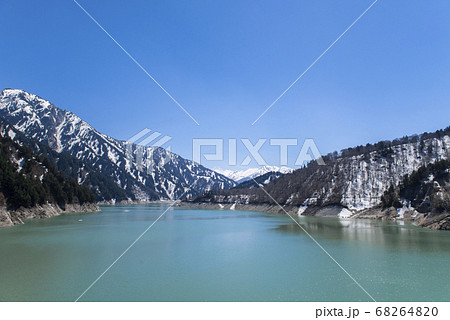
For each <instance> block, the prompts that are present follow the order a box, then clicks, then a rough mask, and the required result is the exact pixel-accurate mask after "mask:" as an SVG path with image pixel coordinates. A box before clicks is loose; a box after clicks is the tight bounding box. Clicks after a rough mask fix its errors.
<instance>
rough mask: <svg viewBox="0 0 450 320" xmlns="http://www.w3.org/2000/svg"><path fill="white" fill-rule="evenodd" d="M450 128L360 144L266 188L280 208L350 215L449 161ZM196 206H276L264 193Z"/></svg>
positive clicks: (221, 194) (229, 194)
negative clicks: (418, 173) (337, 210)
mask: <svg viewBox="0 0 450 320" xmlns="http://www.w3.org/2000/svg"><path fill="white" fill-rule="evenodd" d="M449 134H450V127H448V128H447V129H445V130H438V131H436V132H435V133H425V134H422V135H420V136H412V137H404V138H402V139H396V140H394V141H392V142H390V141H382V142H379V143H377V144H375V145H370V144H368V145H366V146H364V147H363V146H359V147H356V148H349V149H346V150H343V151H342V152H341V154H338V153H337V152H335V153H333V154H329V155H327V156H324V157H323V158H324V160H325V163H326V164H325V165H323V166H320V165H318V164H317V163H316V162H312V163H309V164H308V166H307V167H306V168H302V169H298V170H296V171H294V172H293V173H292V174H289V175H283V176H281V177H280V178H278V179H275V180H274V181H272V182H271V183H269V184H268V185H266V186H265V189H266V190H267V192H268V193H269V194H270V195H271V196H272V197H273V198H274V199H275V200H276V201H277V202H278V203H280V204H281V205H286V206H290V207H297V208H300V209H299V210H300V212H303V213H304V214H315V213H316V212H317V210H318V208H324V207H326V206H337V207H339V208H346V209H347V210H350V211H351V213H356V212H359V211H361V210H365V209H368V208H371V207H373V206H376V205H379V204H380V203H381V197H382V196H383V194H384V192H385V191H386V190H387V188H389V186H390V185H391V184H394V185H397V184H399V183H400V181H401V180H402V179H403V177H404V175H405V174H411V173H412V172H413V171H414V170H417V169H418V168H419V167H421V166H423V165H426V164H429V163H433V162H435V161H437V160H442V159H448V158H449V157H450V137H449ZM195 201H197V202H213V203H217V202H219V203H243V204H273V201H272V199H271V198H270V197H268V196H267V195H266V194H265V193H264V192H263V191H262V190H261V189H256V188H253V189H232V190H223V191H211V192H208V193H206V194H205V195H203V196H200V197H198V198H196V199H195Z"/></svg>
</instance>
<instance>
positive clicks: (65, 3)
mask: <svg viewBox="0 0 450 320" xmlns="http://www.w3.org/2000/svg"><path fill="white" fill-rule="evenodd" d="M371 2H372V1H370V0H368V1H366V0H342V1H336V0H317V1H312V0H311V1H300V0H297V1H242V0H241V1H229V0H226V1H110V0H108V1H106V0H103V1H100V0H96V1H92V0H91V1H88V0H79V3H80V4H81V5H82V6H84V7H85V8H86V10H87V11H89V12H90V13H91V14H92V16H94V17H95V18H96V19H97V20H98V21H99V22H100V23H101V24H102V25H103V26H104V27H105V29H106V30H108V31H109V32H110V33H111V34H112V35H113V36H114V37H115V38H116V39H117V41H119V42H120V43H121V44H122V45H123V46H124V47H125V48H126V49H127V50H128V51H129V52H130V53H131V54H132V55H133V56H134V57H135V58H136V59H137V60H138V61H139V62H140V63H141V64H142V65H143V66H144V67H145V68H146V69H147V70H148V71H149V72H150V73H151V74H152V75H153V76H154V77H155V78H156V79H157V80H158V81H159V82H160V83H161V84H162V85H163V86H164V87H165V88H166V89H167V90H168V91H169V92H170V93H171V94H172V95H173V96H174V97H175V98H176V99H177V100H178V101H179V102H180V103H181V104H182V105H183V106H184V107H185V108H186V109H187V110H189V112H190V113H191V114H192V115H193V116H194V117H195V118H196V119H197V120H198V122H199V123H200V126H197V125H195V123H194V122H193V121H192V120H191V119H189V118H188V117H187V116H186V115H185V114H184V113H183V112H182V111H181V110H179V108H178V106H176V105H175V104H174V103H173V102H172V101H171V100H170V99H169V98H168V97H167V96H166V95H165V94H164V93H163V92H162V91H161V89H159V88H158V87H157V86H156V85H155V84H154V83H153V82H152V81H151V80H150V79H149V78H148V77H147V76H146V75H145V74H144V73H143V72H142V70H140V69H139V68H138V67H137V66H136V65H135V64H134V63H133V62H132V61H131V60H130V59H129V58H128V57H127V56H126V55H125V54H124V53H123V52H122V51H121V50H120V49H119V48H118V47H117V46H116V45H115V44H114V43H113V42H112V41H111V39H109V38H108V37H107V36H106V35H105V34H104V33H103V32H102V31H101V30H100V29H99V28H98V27H97V26H96V25H95V24H94V23H93V22H92V21H91V20H90V19H89V18H88V17H87V16H86V15H85V13H83V12H82V11H81V9H80V8H79V7H78V6H77V5H76V4H75V3H74V2H73V1H71V0H53V1H51V0H47V1H32V0H28V1H22V0H2V1H1V2H0V11H1V12H2V18H1V19H0V29H1V30H2V37H1V44H0V48H1V50H0V87H1V88H7V87H9V88H20V89H24V90H27V91H29V92H31V93H35V94H38V95H39V96H41V97H43V98H46V99H48V100H50V101H51V102H53V103H54V104H55V105H57V106H59V107H62V108H64V109H68V110H71V111H72V112H74V113H75V114H77V115H79V116H80V117H81V118H83V119H84V120H86V121H87V122H88V123H90V124H91V125H92V126H94V127H95V128H96V129H98V130H99V131H101V132H103V133H106V134H108V135H110V136H112V137H115V138H118V139H127V138H128V137H130V136H132V135H133V134H134V133H136V132H137V131H139V130H140V129H142V128H146V127H148V128H150V129H155V130H158V131H160V132H163V133H164V134H167V135H171V136H173V140H172V150H173V151H174V152H176V153H178V154H180V155H182V156H184V157H186V158H191V156H192V147H191V139H192V138H250V139H252V140H253V141H256V139H257V138H260V137H262V138H263V137H266V138H298V139H299V140H300V141H303V139H305V138H314V139H315V141H316V144H317V146H318V147H319V149H320V151H321V152H322V153H327V152H330V151H333V150H340V149H342V148H345V147H348V146H355V145H359V144H366V143H367V142H376V141H378V140H383V139H393V138H396V137H401V136H403V135H405V134H414V133H420V132H423V131H434V130H436V129H439V128H443V127H446V126H448V125H449V124H450V123H449V119H450V105H449V102H450V90H449V88H450V18H449V17H450V2H449V1H447V0H434V1H424V0H421V1H417V0H395V1H393V0H379V1H378V3H377V4H375V5H374V7H373V8H372V9H371V10H370V11H369V12H368V13H367V14H366V15H365V16H364V17H363V18H362V19H361V20H360V21H359V22H358V23H357V24H356V25H355V26H354V27H353V28H352V29H351V30H350V31H349V32H348V33H347V34H346V35H345V36H344V37H343V38H342V39H341V40H340V41H339V42H338V43H337V44H336V45H335V46H334V47H333V48H332V49H331V50H330V51H329V52H328V53H327V54H326V55H325V56H324V57H323V58H322V59H321V60H320V61H319V62H318V63H317V64H316V65H315V66H314V67H313V68H312V69H311V70H310V71H309V73H308V74H306V75H305V76H304V77H303V78H302V79H301V80H300V81H299V82H298V83H297V84H296V85H295V86H294V87H293V88H292V89H291V90H290V91H289V92H288V93H287V94H286V95H285V96H284V97H283V98H282V99H281V100H280V101H279V102H278V103H277V104H276V105H275V106H274V107H273V108H272V109H271V110H270V111H269V112H268V113H267V114H266V115H265V116H264V117H262V118H261V119H260V120H259V122H258V123H257V124H255V125H254V126H251V123H252V122H253V121H254V120H255V119H256V117H257V116H258V115H259V114H260V113H261V112H262V111H264V109H265V108H266V107H267V106H268V105H269V104H270V103H271V102H272V101H273V100H274V99H275V98H276V97H277V96H278V95H279V94H280V93H281V92H283V91H284V90H285V89H286V88H287V87H288V86H289V84H290V83H292V81H294V80H295V79H296V78H297V77H298V76H299V75H300V74H301V73H302V72H303V71H304V70H305V69H306V68H307V67H308V66H309V65H310V64H311V63H312V62H313V61H314V60H315V59H316V58H317V57H318V56H319V55H320V54H321V53H322V52H323V51H324V50H325V49H326V48H327V47H328V45H330V44H331V42H333V41H334V40H335V39H336V38H337V37H338V36H339V34H341V33H342V32H343V31H344V30H345V29H346V28H347V27H348V26H349V25H350V24H351V23H352V22H353V21H354V20H355V19H356V18H357V17H358V16H359V15H360V14H361V13H362V12H363V11H364V10H365V9H366V8H367V7H368V6H369V5H370V4H371ZM298 150H299V148H297V149H296V148H293V149H292V152H291V153H292V155H290V159H289V160H290V165H292V162H293V160H294V158H295V157H296V155H297V153H298ZM271 153H273V155H272V156H271V155H270V154H271ZM263 154H266V155H267V160H268V161H269V162H271V163H273V164H277V161H278V152H277V150H276V149H274V147H269V146H266V147H265V149H264V152H263ZM245 155H246V154H240V155H239V159H240V160H242V159H243V158H244V157H245ZM205 164H206V165H207V166H209V167H220V166H224V163H205ZM253 165H254V163H253Z"/></svg>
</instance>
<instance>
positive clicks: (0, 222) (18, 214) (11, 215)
mask: <svg viewBox="0 0 450 320" xmlns="http://www.w3.org/2000/svg"><path fill="white" fill-rule="evenodd" d="M97 211H100V208H99V207H98V206H97V205H96V204H95V203H84V204H82V205H80V204H66V205H65V206H64V208H61V207H60V206H58V205H56V204H44V205H42V206H40V205H37V206H34V207H32V208H23V207H21V208H19V209H17V210H8V209H7V208H6V206H0V227H8V226H13V225H16V224H23V223H24V222H23V221H24V220H25V219H43V218H50V217H55V216H59V215H61V214H65V213H76V212H97Z"/></svg>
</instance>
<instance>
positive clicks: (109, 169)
mask: <svg viewBox="0 0 450 320" xmlns="http://www.w3.org/2000/svg"><path fill="white" fill-rule="evenodd" d="M0 117H2V118H4V119H5V120H6V121H4V122H5V124H4V130H3V131H4V134H6V135H8V136H10V137H11V138H12V139H20V136H19V135H18V134H17V132H18V133H21V134H22V135H23V137H25V138H26V139H28V141H31V144H34V147H35V149H43V148H44V149H45V148H47V149H48V148H49V149H50V150H46V151H45V152H46V153H47V154H52V155H53V158H54V159H55V162H56V165H57V166H58V167H63V169H65V170H66V171H67V173H68V174H69V175H71V176H73V177H76V179H77V180H78V182H79V183H81V184H83V185H86V186H88V187H90V188H91V190H93V191H94V192H95V194H96V196H97V200H107V201H108V200H113V201H114V200H138V201H148V200H160V199H177V198H178V197H192V196H196V195H200V194H202V193H204V192H205V191H209V190H213V189H228V188H232V187H234V186H235V185H236V183H235V182H234V181H233V180H231V179H229V178H227V177H225V176H224V175H222V174H219V173H217V172H214V171H213V170H210V169H207V168H205V167H203V166H201V165H199V164H197V163H195V162H193V161H190V160H186V159H184V158H182V157H180V156H179V155H176V154H174V153H171V152H169V151H167V150H165V149H163V148H160V147H139V146H137V145H135V144H127V142H125V141H119V140H117V139H114V138H111V137H109V136H107V135H105V134H102V133H100V132H98V131H96V130H95V129H94V128H93V127H92V126H90V125H89V124H87V123H86V122H85V121H83V120H82V119H80V118H79V117H78V116H76V115H75V114H73V113H72V112H70V111H66V110H63V109H60V108H58V107H56V106H54V105H53V104H52V103H50V102H49V101H47V100H44V99H42V98H40V97H38V96H36V95H34V94H31V93H28V92H25V91H23V90H15V89H5V90H3V91H2V92H1V94H0ZM28 143H30V142H28ZM140 153H141V155H142V158H143V159H147V158H150V157H152V159H153V162H152V163H148V162H145V161H144V162H139V161H137V159H138V157H140V155H139V154H140ZM60 162H63V164H62V165H61V163H60Z"/></svg>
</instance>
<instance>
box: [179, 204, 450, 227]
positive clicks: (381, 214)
mask: <svg viewBox="0 0 450 320" xmlns="http://www.w3.org/2000/svg"><path fill="white" fill-rule="evenodd" d="M176 206H178V207H181V208H191V209H209V210H245V211H255V212H264V213H273V214H286V212H287V213H288V214H289V215H292V216H297V214H298V210H299V207H297V206H289V205H285V206H282V207H283V209H284V210H283V209H282V208H280V206H278V205H276V204H238V203H236V204H230V203H211V202H189V201H182V202H179V203H177V204H176ZM309 209H310V210H308V214H304V215H309V216H319V217H325V218H326V217H338V214H339V212H340V211H341V210H342V209H343V207H341V206H338V205H336V206H326V207H316V208H309ZM285 211H286V212H285ZM350 219H377V220H393V221H394V220H402V221H411V222H413V223H414V224H415V225H417V226H419V227H423V228H428V229H434V230H450V213H441V214H432V213H426V214H424V213H419V214H417V212H416V213H415V212H414V211H411V212H405V214H404V216H403V217H402V218H401V219H399V217H398V213H397V210H396V209H395V208H386V209H383V208H381V207H380V206H376V207H373V208H370V209H367V210H363V211H360V212H358V213H356V214H354V215H353V216H352V217H351V218H350Z"/></svg>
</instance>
